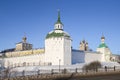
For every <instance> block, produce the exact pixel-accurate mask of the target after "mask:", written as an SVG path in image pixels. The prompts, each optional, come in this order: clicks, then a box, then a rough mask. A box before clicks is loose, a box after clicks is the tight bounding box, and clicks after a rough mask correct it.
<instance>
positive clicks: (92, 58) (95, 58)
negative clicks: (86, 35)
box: [85, 52, 102, 63]
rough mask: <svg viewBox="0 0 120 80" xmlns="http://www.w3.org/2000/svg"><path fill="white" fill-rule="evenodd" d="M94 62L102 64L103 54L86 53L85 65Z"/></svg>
mask: <svg viewBox="0 0 120 80" xmlns="http://www.w3.org/2000/svg"><path fill="white" fill-rule="evenodd" d="M93 61H100V62H102V54H101V53H97V52H85V63H90V62H93Z"/></svg>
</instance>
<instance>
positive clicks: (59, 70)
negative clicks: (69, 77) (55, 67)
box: [59, 59, 61, 72]
mask: <svg viewBox="0 0 120 80" xmlns="http://www.w3.org/2000/svg"><path fill="white" fill-rule="evenodd" d="M60 62H61V59H59V72H60Z"/></svg>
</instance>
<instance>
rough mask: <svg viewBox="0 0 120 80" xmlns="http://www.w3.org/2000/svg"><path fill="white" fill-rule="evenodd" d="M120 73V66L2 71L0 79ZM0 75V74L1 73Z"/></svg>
mask: <svg viewBox="0 0 120 80" xmlns="http://www.w3.org/2000/svg"><path fill="white" fill-rule="evenodd" d="M117 71H120V66H114V67H107V66H105V67H102V68H98V70H85V69H83V68H75V69H69V68H68V69H66V68H64V69H51V70H47V69H46V70H43V69H41V70H37V71H25V70H23V71H22V72H18V71H12V72H10V71H9V70H5V71H3V73H4V75H1V77H8V78H11V77H12V78H13V77H24V76H31V75H32V76H33V75H53V74H72V73H79V74H86V73H95V74H97V73H100V72H117ZM1 74H2V73H1Z"/></svg>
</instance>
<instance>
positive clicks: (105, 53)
mask: <svg viewBox="0 0 120 80" xmlns="http://www.w3.org/2000/svg"><path fill="white" fill-rule="evenodd" d="M97 52H100V53H102V58H101V61H102V62H109V61H110V57H111V51H110V49H109V48H108V46H107V45H106V44H105V37H104V36H102V37H101V44H100V45H99V47H98V48H97Z"/></svg>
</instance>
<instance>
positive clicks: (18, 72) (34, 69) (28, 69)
mask: <svg viewBox="0 0 120 80" xmlns="http://www.w3.org/2000/svg"><path fill="white" fill-rule="evenodd" d="M85 64H89V63H80V64H75V65H65V66H63V65H57V66H25V67H16V68H13V69H11V71H10V72H12V73H11V77H15V76H23V74H24V75H36V74H51V73H52V69H53V70H54V73H55V72H56V73H61V72H62V71H63V69H67V71H68V72H71V73H73V72H75V70H76V68H77V69H79V70H78V72H83V70H82V67H83V66H84V65H85ZM101 64H102V66H103V67H105V66H107V67H114V66H116V69H120V64H119V63H117V62H102V63H101ZM113 69H114V68H112V70H113ZM39 70H40V71H39ZM59 70H60V71H59ZM103 70H104V68H103ZM24 71H25V72H24ZM23 72H24V73H23Z"/></svg>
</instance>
